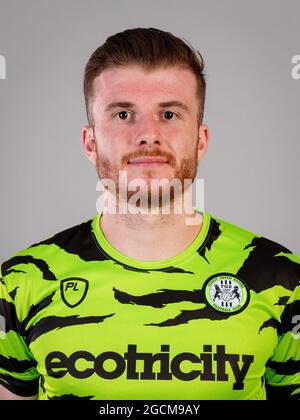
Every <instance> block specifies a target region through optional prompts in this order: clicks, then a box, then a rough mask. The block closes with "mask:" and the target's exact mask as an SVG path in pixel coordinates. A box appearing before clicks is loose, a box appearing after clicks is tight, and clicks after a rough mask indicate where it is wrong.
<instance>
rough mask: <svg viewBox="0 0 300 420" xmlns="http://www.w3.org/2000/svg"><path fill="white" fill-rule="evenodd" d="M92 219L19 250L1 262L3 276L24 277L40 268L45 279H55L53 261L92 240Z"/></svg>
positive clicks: (74, 251) (78, 249)
mask: <svg viewBox="0 0 300 420" xmlns="http://www.w3.org/2000/svg"><path fill="white" fill-rule="evenodd" d="M92 221H93V218H90V219H88V220H86V221H84V222H82V223H80V224H77V225H75V226H72V227H69V228H67V229H64V230H62V231H59V232H57V233H56V234H54V235H53V236H51V237H50V238H47V239H44V240H42V241H40V242H37V243H34V244H31V245H30V246H28V247H26V248H24V249H22V250H20V251H18V252H17V253H16V254H14V255H12V256H11V257H10V258H8V259H7V260H6V261H4V262H3V263H2V264H1V276H2V278H4V277H7V276H9V275H12V274H18V278H22V274H23V275H24V274H27V273H30V272H31V273H33V271H35V270H36V269H38V270H39V271H40V272H42V274H43V278H44V279H45V280H54V279H55V275H54V273H53V272H52V271H51V269H50V267H49V265H51V261H53V260H54V259H55V258H57V257H58V256H59V255H62V254H63V253H73V254H75V253H78V252H80V250H81V248H82V246H84V244H87V243H88V241H89V240H92V230H91V226H92Z"/></svg>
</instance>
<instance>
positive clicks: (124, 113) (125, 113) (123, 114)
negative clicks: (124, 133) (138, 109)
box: [116, 111, 130, 120]
mask: <svg viewBox="0 0 300 420" xmlns="http://www.w3.org/2000/svg"><path fill="white" fill-rule="evenodd" d="M116 115H118V117H119V119H120V120H128V117H129V116H130V113H129V112H128V111H120V112H118V113H117V114H116Z"/></svg>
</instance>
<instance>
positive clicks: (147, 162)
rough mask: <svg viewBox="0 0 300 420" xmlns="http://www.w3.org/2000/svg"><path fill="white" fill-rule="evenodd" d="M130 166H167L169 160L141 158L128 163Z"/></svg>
mask: <svg viewBox="0 0 300 420" xmlns="http://www.w3.org/2000/svg"><path fill="white" fill-rule="evenodd" d="M128 164H129V165H135V166H150V167H153V166H162V165H167V164H168V161H167V159H164V158H160V157H155V156H154V157H139V158H136V159H130V160H129V161H128Z"/></svg>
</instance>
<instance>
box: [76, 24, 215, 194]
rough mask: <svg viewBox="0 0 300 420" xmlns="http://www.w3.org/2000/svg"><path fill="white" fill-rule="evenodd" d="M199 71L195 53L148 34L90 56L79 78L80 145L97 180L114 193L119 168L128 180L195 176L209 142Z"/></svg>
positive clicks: (121, 36)
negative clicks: (83, 117) (82, 107)
mask: <svg viewBox="0 0 300 420" xmlns="http://www.w3.org/2000/svg"><path fill="white" fill-rule="evenodd" d="M203 68H204V64H203V59H202V57H201V55H200V53H198V52H196V51H195V50H194V49H193V48H192V47H190V46H189V45H188V44H187V43H185V42H184V41H182V40H181V39H179V38H177V37H175V36H174V35H172V34H170V33H169V32H164V31H161V30H158V29H154V28H148V29H147V28H136V29H129V30H126V31H124V32H121V33H118V34H115V35H113V36H111V37H109V38H108V39H107V40H106V42H105V43H104V44H103V45H102V46H100V47H99V48H98V49H97V50H96V51H95V52H94V53H93V54H92V56H91V57H90V59H89V61H88V63H87V65H86V68H85V76H84V94H85V100H86V110H87V117H88V122H89V125H87V126H85V127H84V129H83V147H84V150H85V152H86V154H87V156H88V157H89V159H90V160H91V161H92V162H93V163H94V164H95V165H96V167H97V171H98V175H99V177H100V178H101V179H103V178H110V179H112V180H113V181H114V182H115V183H116V185H117V188H118V174H119V171H121V170H126V171H127V173H128V182H130V181H131V180H133V179H136V178H142V179H144V180H145V181H146V182H149V181H150V180H151V179H153V178H157V179H162V178H167V179H168V180H170V181H171V180H172V179H174V178H176V179H179V180H180V181H182V182H183V180H184V179H194V178H195V176H196V172H197V165H198V163H199V161H200V160H201V158H202V156H203V155H204V153H205V151H206V147H207V140H208V130H207V127H206V126H205V125H202V118H203V108H204V101H205V78H204V75H203ZM145 158H148V159H150V158H152V159H160V160H162V161H164V162H161V163H153V161H152V162H148V163H147V164H146V163H145ZM137 159H139V161H138V160H137ZM141 159H142V160H143V159H144V161H143V163H141V162H140V160H141Z"/></svg>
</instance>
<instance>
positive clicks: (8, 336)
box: [0, 279, 39, 399]
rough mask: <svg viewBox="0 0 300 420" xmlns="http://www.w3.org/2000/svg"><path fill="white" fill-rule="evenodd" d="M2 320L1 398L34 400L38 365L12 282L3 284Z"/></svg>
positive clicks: (0, 283)
mask: <svg viewBox="0 0 300 420" xmlns="http://www.w3.org/2000/svg"><path fill="white" fill-rule="evenodd" d="M0 317H1V319H2V322H1V323H0V324H1V325H0V385H2V386H1V388H0V399H28V398H29V399H32V396H33V395H36V394H37V393H38V386H39V373H38V371H37V369H36V365H37V363H36V361H35V359H34V357H33V356H32V354H31V352H30V349H29V348H28V346H27V344H26V341H25V339H24V333H23V332H22V331H23V328H22V327H21V322H20V319H19V317H18V314H17V310H16V306H15V301H14V298H13V295H12V294H11V290H10V282H9V281H7V282H6V281H5V279H1V281H0ZM1 330H2V331H1Z"/></svg>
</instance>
